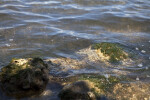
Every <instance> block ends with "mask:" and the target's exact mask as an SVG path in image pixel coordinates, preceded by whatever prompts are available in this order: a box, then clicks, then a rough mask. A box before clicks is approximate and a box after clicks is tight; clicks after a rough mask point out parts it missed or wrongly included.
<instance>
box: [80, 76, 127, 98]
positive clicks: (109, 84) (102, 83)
mask: <svg viewBox="0 0 150 100" xmlns="http://www.w3.org/2000/svg"><path fill="white" fill-rule="evenodd" d="M79 80H87V81H89V82H91V83H93V85H94V87H93V88H92V90H91V91H92V92H93V93H94V94H95V95H96V96H97V97H98V96H101V95H106V94H107V93H108V92H109V93H111V92H112V90H113V87H114V86H115V85H116V84H117V83H120V82H121V81H123V80H127V79H126V78H124V77H121V78H119V77H116V76H109V77H108V78H106V77H105V76H103V75H81V76H80V77H79ZM96 88H97V89H99V90H100V92H99V91H97V89H96Z"/></svg>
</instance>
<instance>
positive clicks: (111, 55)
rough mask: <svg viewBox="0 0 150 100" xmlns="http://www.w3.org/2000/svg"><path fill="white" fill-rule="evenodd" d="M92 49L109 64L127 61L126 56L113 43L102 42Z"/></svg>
mask: <svg viewBox="0 0 150 100" xmlns="http://www.w3.org/2000/svg"><path fill="white" fill-rule="evenodd" d="M93 48H94V49H96V50H97V53H98V55H99V56H100V57H101V58H103V59H105V60H108V61H110V62H112V63H113V62H119V61H121V60H124V59H127V57H128V54H127V53H126V52H125V51H124V50H123V49H122V48H121V47H120V46H119V45H118V44H115V43H108V42H102V43H98V44H95V45H93Z"/></svg>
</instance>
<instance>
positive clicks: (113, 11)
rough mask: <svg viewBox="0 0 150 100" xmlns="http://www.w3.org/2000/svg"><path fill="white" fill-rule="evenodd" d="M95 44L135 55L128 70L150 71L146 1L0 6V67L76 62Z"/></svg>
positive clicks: (69, 0)
mask: <svg viewBox="0 0 150 100" xmlns="http://www.w3.org/2000/svg"><path fill="white" fill-rule="evenodd" d="M98 42H113V43H114V42H115V43H120V44H122V45H124V46H125V47H127V48H129V49H130V50H131V51H132V52H135V53H136V54H138V55H139V61H137V66H130V67H128V68H127V69H126V70H131V71H132V70H136V69H139V68H140V69H145V68H146V69H148V68H149V67H150V63H149V62H150V0H1V1H0V67H2V66H4V65H6V64H8V62H9V61H10V60H11V58H14V57H18V58H22V57H23V58H24V57H42V58H44V59H48V58H59V57H69V58H74V59H78V55H77V54H76V52H78V51H79V50H80V49H84V48H87V47H89V46H90V45H92V44H93V43H98ZM137 48H138V49H137ZM141 59H142V60H141ZM137 60H138V59H137ZM140 64H142V68H141V66H140ZM82 71H83V72H84V71H85V69H84V70H81V71H80V73H82ZM91 71H93V70H91ZM75 72H76V71H75ZM139 75H140V74H139Z"/></svg>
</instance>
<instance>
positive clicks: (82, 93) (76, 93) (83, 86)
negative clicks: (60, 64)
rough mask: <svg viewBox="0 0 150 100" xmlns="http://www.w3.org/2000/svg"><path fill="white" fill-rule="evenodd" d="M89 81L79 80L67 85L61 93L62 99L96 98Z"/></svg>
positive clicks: (80, 99) (94, 99) (88, 99)
mask: <svg viewBox="0 0 150 100" xmlns="http://www.w3.org/2000/svg"><path fill="white" fill-rule="evenodd" d="M91 89H92V88H91V86H90V83H88V81H77V82H75V83H72V84H69V85H66V86H65V87H64V88H63V89H62V91H61V92H60V93H59V97H60V98H61V100H96V98H95V94H94V93H93V92H92V91H91Z"/></svg>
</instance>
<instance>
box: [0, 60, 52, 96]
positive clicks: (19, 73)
mask: <svg viewBox="0 0 150 100" xmlns="http://www.w3.org/2000/svg"><path fill="white" fill-rule="evenodd" d="M48 72H49V69H48V66H47V64H45V63H44V61H43V60H42V59H40V58H28V59H12V61H11V62H10V63H9V65H7V66H5V67H3V68H2V69H1V72H0V81H1V87H2V89H3V90H4V91H5V92H6V93H7V94H8V95H11V96H16V97H20V96H21V95H19V94H20V93H22V94H23V96H25V95H31V94H32V93H33V94H34V92H37V91H43V90H44V89H45V87H46V85H47V83H48Z"/></svg>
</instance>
